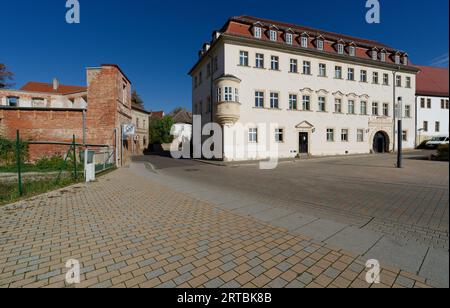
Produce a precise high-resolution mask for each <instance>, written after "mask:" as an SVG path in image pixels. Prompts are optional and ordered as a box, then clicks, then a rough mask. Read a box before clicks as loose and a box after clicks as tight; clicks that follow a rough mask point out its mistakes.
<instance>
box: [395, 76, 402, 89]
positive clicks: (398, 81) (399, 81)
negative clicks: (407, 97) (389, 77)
mask: <svg viewBox="0 0 450 308" xmlns="http://www.w3.org/2000/svg"><path fill="white" fill-rule="evenodd" d="M395 85H396V86H397V87H399V88H400V87H401V86H402V76H399V75H397V77H396V78H395Z"/></svg>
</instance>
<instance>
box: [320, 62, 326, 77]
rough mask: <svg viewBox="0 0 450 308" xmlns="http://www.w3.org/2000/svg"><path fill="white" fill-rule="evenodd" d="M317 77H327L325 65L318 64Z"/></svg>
mask: <svg viewBox="0 0 450 308" xmlns="http://www.w3.org/2000/svg"><path fill="white" fill-rule="evenodd" d="M319 76H320V77H327V65H326V64H323V63H320V64H319Z"/></svg>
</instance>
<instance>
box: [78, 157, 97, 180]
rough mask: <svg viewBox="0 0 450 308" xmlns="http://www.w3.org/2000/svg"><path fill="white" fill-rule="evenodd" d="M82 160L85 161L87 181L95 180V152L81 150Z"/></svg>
mask: <svg viewBox="0 0 450 308" xmlns="http://www.w3.org/2000/svg"><path fill="white" fill-rule="evenodd" d="M81 161H83V162H84V178H85V179H86V182H92V181H95V152H94V151H89V150H88V151H83V152H81Z"/></svg>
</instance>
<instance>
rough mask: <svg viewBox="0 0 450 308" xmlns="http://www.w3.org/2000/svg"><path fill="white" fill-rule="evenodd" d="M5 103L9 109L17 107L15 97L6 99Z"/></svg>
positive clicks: (17, 101) (17, 102) (17, 103)
mask: <svg viewBox="0 0 450 308" xmlns="http://www.w3.org/2000/svg"><path fill="white" fill-rule="evenodd" d="M6 102H7V105H8V106H9V107H18V106H19V98H18V97H15V96H9V97H7V98H6Z"/></svg>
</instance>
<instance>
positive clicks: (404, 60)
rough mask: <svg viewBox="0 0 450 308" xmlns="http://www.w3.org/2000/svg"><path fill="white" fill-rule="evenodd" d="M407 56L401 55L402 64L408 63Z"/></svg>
mask: <svg viewBox="0 0 450 308" xmlns="http://www.w3.org/2000/svg"><path fill="white" fill-rule="evenodd" d="M408 64H409V62H408V56H403V65H408Z"/></svg>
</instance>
